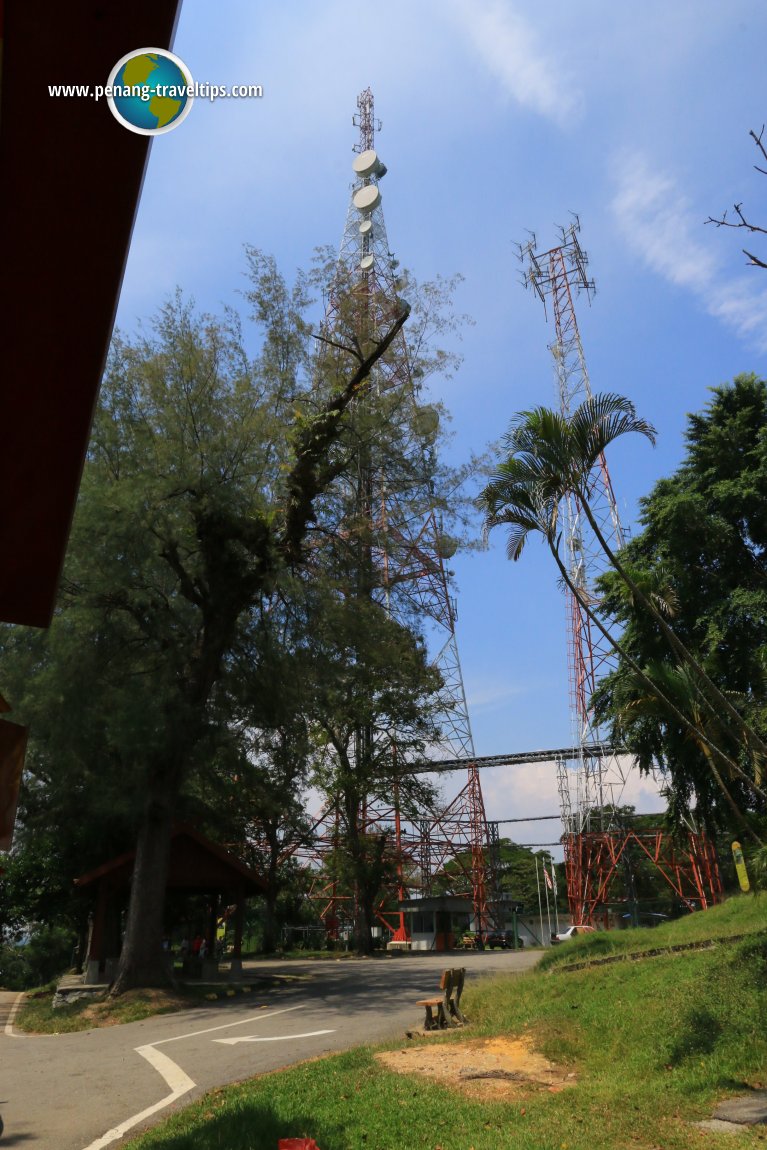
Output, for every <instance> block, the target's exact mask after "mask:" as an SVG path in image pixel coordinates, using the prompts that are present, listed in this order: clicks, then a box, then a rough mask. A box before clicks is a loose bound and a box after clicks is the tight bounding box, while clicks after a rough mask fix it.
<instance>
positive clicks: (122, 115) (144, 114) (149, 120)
mask: <svg viewBox="0 0 767 1150" xmlns="http://www.w3.org/2000/svg"><path fill="white" fill-rule="evenodd" d="M193 84H194V81H193V80H192V76H191V73H190V71H189V69H188V68H187V66H186V64H185V63H184V61H183V60H180V59H179V58H178V56H174V55H173V53H172V52H167V51H166V50H165V49H164V48H139V49H138V50H137V51H135V52H129V53H128V55H127V56H123V57H122V59H121V60H118V61H117V63H116V64H115V66H114V68H113V69H112V71H111V72H110V74H109V79H108V81H107V102H108V104H109V107H110V108H111V109H112V114H113V115H114V117H115V119H116V120H118V121H119V123H121V124H122V126H123V127H124V128H127V129H128V130H129V131H130V132H137V133H138V135H140V136H159V135H161V134H162V133H163V132H171V131H172V130H173V129H174V128H177V127H178V125H179V124H180V123H181V121H182V120H183V119H185V118H186V116H188V115H189V112H190V111H191V109H192V104H193V102H194V96H193V95H192V92H191V89H192V87H193Z"/></svg>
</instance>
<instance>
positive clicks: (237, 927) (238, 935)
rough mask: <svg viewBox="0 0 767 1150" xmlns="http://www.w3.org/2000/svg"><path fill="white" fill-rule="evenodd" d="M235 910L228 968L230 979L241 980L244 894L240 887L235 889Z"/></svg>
mask: <svg viewBox="0 0 767 1150" xmlns="http://www.w3.org/2000/svg"><path fill="white" fill-rule="evenodd" d="M236 899H237V902H236V910H235V912H234V947H233V949H232V961H231V964H230V966H229V977H230V978H231V979H235V978H242V935H243V932H244V930H245V892H244V890H243V889H242V887H241V886H238V887H237V895H236Z"/></svg>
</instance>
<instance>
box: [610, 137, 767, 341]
mask: <svg viewBox="0 0 767 1150" xmlns="http://www.w3.org/2000/svg"><path fill="white" fill-rule="evenodd" d="M613 168H614V178H615V183H616V185H617V190H616V192H615V195H614V197H613V200H612V203H611V205H610V207H611V210H612V213H613V216H614V218H615V220H616V222H617V224H618V227H619V228H620V230H621V232H622V233H623V235H624V237H625V239H626V241H627V243H628V245H629V247H630V248H631V249H632V250H633V251H634V252H635V253H636V254H637V255H638V256H640V258H641V259H642V260H643V261H644V263H645V264H646V265H647V266H648V267H649V268H651V269H652V270H653V271H654V272H656V273H657V274H658V275H660V276H662V277H663V279H665V280H668V281H669V283H672V284H675V285H676V286H677V287H681V288H685V289H687V290H688V291H691V292H692V293H693V294H694V295H695V296H697V298H698V299H699V301H700V303H701V304H702V305H703V307H704V308H705V310H706V311H707V312H708V314H709V315H711V316H713V317H714V318H716V319H718V320H720V321H721V322H723V323H724V324H725V325H726V326H727V327H729V328H730V329H732V330H733V331H734V332H735V333H736V335H738V336H740V337H741V338H743V339H746V340H748V341H749V342H751V343H753V344H755V345H756V346H757V347H758V348H759V349H760V350H767V324H766V323H765V319H767V289H764V288H761V287H760V286H759V281H757V280H754V279H746V278H744V277H741V278H738V279H734V278H733V279H728V278H727V277H726V276H725V275H723V274H722V273H721V271H720V268H719V263H718V261H717V260H716V259H715V258H714V256H713V254H712V253H711V251H710V249H709V248H708V247H707V246H706V245H705V243H704V241H703V239H701V238H698V237H699V236H700V235H701V234H702V224H703V221H702V213H700V214H698V213H696V212H695V211H694V210H693V208H692V205H691V203H690V200H689V199H688V197H686V196H685V195H684V193H683V192H682V191H681V189H680V188H679V186H678V184H677V182H676V180H675V179H674V178H673V177H672V176H670V175H668V174H666V173H664V172H661V171H658V170H656V169H654V168H653V167H652V166H651V165H650V163H649V162H648V160H647V158H646V157H645V156H643V155H642V154H641V153H638V152H634V153H630V152H623V153H621V154H620V155H619V156H618V157H617V158H616V159H615V160H614V163H613Z"/></svg>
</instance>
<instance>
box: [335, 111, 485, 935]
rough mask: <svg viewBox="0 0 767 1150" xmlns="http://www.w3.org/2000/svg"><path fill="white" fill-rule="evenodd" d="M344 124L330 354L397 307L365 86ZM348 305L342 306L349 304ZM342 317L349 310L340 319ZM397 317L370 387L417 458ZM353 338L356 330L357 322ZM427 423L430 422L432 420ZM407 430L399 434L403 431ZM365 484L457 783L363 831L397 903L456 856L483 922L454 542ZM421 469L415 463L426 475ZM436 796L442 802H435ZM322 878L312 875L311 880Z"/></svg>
mask: <svg viewBox="0 0 767 1150" xmlns="http://www.w3.org/2000/svg"><path fill="white" fill-rule="evenodd" d="M354 123H355V125H357V126H358V127H359V131H360V135H359V143H358V144H357V145H355V147H354V152H355V158H354V162H353V171H354V177H355V181H354V184H353V186H352V193H351V199H350V205H349V211H348V214H347V220H346V226H345V228H344V234H343V237H342V240H341V245H340V250H339V256H338V261H337V265H336V271H335V276H334V279H333V283H332V284H331V286H330V289H329V292H328V297H327V305H326V314H325V320H324V324H323V334H324V336H325V337H326V341H327V342H326V344H325V347H324V350H323V352H322V355H323V357H324V363H325V365H326V366H327V364H328V359H329V358H331V359H332V357H333V356H334V355H335V354H337V352H336V351H335V350H334V347H333V337H334V335H335V337H336V340H335V342H338V343H340V342H342V340H341V338H340V337H339V334H338V333H339V331H343V333H344V335H345V336H346V337H347V338H348V337H349V334H350V327H349V325H350V323H351V324H358V325H363V326H364V334H367V335H373V336H375V335H376V334H377V333H378V332H379V331H383V330H385V329H386V328H387V327H388V326H390V324H391V319H392V317H393V316H395V315H397V314H398V312H399V303H398V299H397V293H398V287H399V284H398V277H397V270H396V269H397V261H396V260H395V259H394V258H393V256H392V254H391V252H390V250H389V244H388V239H387V234H386V225H385V222H384V217H383V210H382V207H381V193H380V188H379V182H380V181H381V180H382V178H383V176H384V175H385V174H386V168H385V167H384V165H383V164H382V163H381V161H380V159H379V158H378V156H377V154H376V152H375V135H376V131H377V130H379V129H380V127H381V125H380V122H378V121H377V120H376V118H375V115H374V104H373V95H372V92H371V91H370V89H367V90H366V91H364V92H362V93H361V94H360V96H359V97H358V100H357V115H356V116H355V117H354ZM350 304H351V306H350ZM350 317H351V318H350ZM406 332H407V325H405V328H404V329H403V330H402V331H401V332H400V333H399V335H398V337H397V340H396V343H395V344H394V345H393V347H392V349H391V353H390V354H389V355H388V356H387V357H386V360H385V362H380V363H379V364H378V365H377V368H376V373H375V378H374V379H373V380H372V381H371V387H372V388H373V389H374V390H375V392H376V393H377V394H378V395H386V394H387V393H395V392H396V393H397V394H398V395H399V396H400V397H401V402H402V403H403V404H405V405H407V406H408V409H409V410H408V417H407V418H403V420H402V430H401V434H402V435H403V436H405V437H406V439H407V437H408V436H409V437H410V438H409V440H408V441H407V442H405V450H406V452H411V453H412V458H413V459H416V458H417V457H418V453H421V454H423V453H424V452H425V451H427V450H429V449H430V443H431V442H433V439H434V436H435V435H436V431H437V427H438V413H437V412H436V410H435V409H434V408H432V407H430V406H429V405H422V404H420V403H419V393H420V384H419V383H418V382H417V380H415V379H414V378H413V374H412V358H411V353H410V350H409V348H408V343H407V336H406ZM353 334H356V335H359V334H360V333H359V330H358V331H357V332H354V333H353ZM435 421H436V422H435ZM408 429H409V430H408ZM366 466H367V468H368V474H369V480H368V482H367V484H366V486H365V487H364V490H363V496H362V504H363V506H362V511H363V513H364V514H365V515H366V516H367V517H368V518H369V521H370V526H371V538H372V540H373V542H372V545H371V558H372V563H373V565H374V567H375V571H376V580H375V584H376V586H375V590H374V591H373V592H372V593H373V594H374V595H375V596H376V597H377V598H378V599H379V601H380V602H382V603H384V604H385V605H386V607H387V609H388V610H390V612H391V614H392V616H393V617H400V616H401V617H402V619H403V621H404V620H405V618H406V617H407V614H408V613H412V612H415V613H417V615H418V617H419V618H420V620H421V621H422V624H423V626H424V630H425V632H426V638H427V643H428V647H429V651H430V655H431V658H432V662H433V664H434V665H435V666H436V667H437V668H438V669H439V671H440V673H441V676H442V680H443V687H442V691H441V694H440V726H441V729H442V737H441V740H440V743H439V744H438V745H437V746H436V747H434V748H433V753H434V756H435V757H436V758H461V759H463V760H465V761H466V763H467V770H468V778H467V781H466V784H465V786H464V787H463V788H462V790H461V791H460V792H459V794H458V795H456V796H455V798H454V799H452V801H450V802H449V803H448V804H447V805H446V806H443V805H442V804H440V805H439V806H437V807H436V808H435V809H429V810H423V811H421V812H420V817H419V818H418V819H417V820H413V819H407V818H405V816H404V814H403V813H402V811H401V810H400V807H399V802H398V795H397V792H396V789H395V791H394V793H393V794H378V795H376V794H372V795H368V796H367V797H366V799H365V802H364V803H363V804H361V807H360V810H359V811H358V820H359V826H360V828H361V829H363V830H365V831H366V832H368V831H373V830H376V829H381V828H385V829H387V830H389V831H390V833H391V837H392V840H393V844H394V847H393V849H394V853H395V856H396V869H397V876H398V884H397V891H396V895H397V897H398V899H399V901H403V900H404V899H405V898H407V897H408V896H409V895H412V894H418V895H428V894H429V893H430V891H431V883H432V879H433V877H434V876H435V875H437V874H443V875H444V867H445V865H446V863H448V862H452V863H454V864H456V868H455V869H456V871H457V873H458V875H460V880H459V881H460V883H461V884H462V885H463V887H464V890H463V893H465V894H469V893H470V895H471V899H472V903H473V907H474V919H475V927H476V929H478V930H482V929H484V928H485V927H486V926H487V924H488V921H489V920H490V919H491V918H492V917H493V915H492V906H491V900H490V897H489V891H490V890H491V888H492V887H493V885H494V884H493V881H492V879H491V878H490V877H489V867H490V860H491V856H493V841H494V837H493V830H494V826H493V824H490V825H488V823H487V820H486V817H485V809H484V803H483V799H482V791H481V786H480V781H479V771H478V769H477V767H476V765H475V763H474V758H475V752H474V743H473V738H472V734H471V727H470V723H469V715H468V710H467V706H466V696H465V692H464V685H463V676H462V673H461V665H460V659H459V655H458V645H457V641H456V634H455V622H456V608H455V601H454V599H453V597H452V596H451V594H450V582H449V580H450V574H449V572H448V570H447V567H446V562H445V561H446V560H447V559H448V558H449V557H450V555H451V554H452V553H453V551H454V550H455V544H454V542H453V541H452V540H450V539H449V537H448V536H447V535H446V534H445V532H444V530H443V525H442V521H441V516H440V514H439V512H438V511H437V509H436V508H435V506H434V502H433V498H432V495H431V492H430V490H429V489H428V484H427V483H426V482H425V481H424V482H423V487H422V489H421V490H416V489H414V488H413V487H411V488H410V489H409V490H408V492H407V497H406V498H403V497H401V496H400V495H399V494H398V493H397V491H395V490H392V489H391V487H390V486H387V481H386V480H387V477H386V474H385V472H384V471H383V470H382V469H381V468H380V467H378V466H377V461H376V460H375V458H373V459H371V460H369V461H368V463H367V465H366ZM426 473H427V469H424V474H426ZM443 802H444V800H443ZM336 812H337V807H334V806H333V804H331V809H329V810H328V812H327V813H326V816H325V817H324V822H323V823H322V825H320V826H318V829H317V849H318V856H319V857H322V856H323V855H324V856H325V857H326V858H327V856H328V854H329V853H330V852H331V851H332V843H333V841H334V837H335V838H336V840H337V834H336V830H335V828H336V822H335V820H336V818H337V814H336ZM322 882H324V880H320V879H318V886H319V885H321V883H322ZM318 893H319V894H321V896H322V897H323V898H324V899H325V903H324V906H323V918H324V920H325V921H326V923H328V924H330V923H331V922H332V923H333V924H337V923H339V922H340V921H342V920H343V919H345V918H349V917H351V914H352V909H353V903H354V895H353V892H350V891H346V892H341V891H339V889H338V886H337V884H334V883H332V882H330V883H328V882H325V885H324V887H322V889H321V890H320V891H318ZM379 918H380V921H381V922H382V923H383V924H384V925H385V926H386V928H387V929H388V930H389V931H390V932H391V933H392V934H393V937H394V938H395V939H399V940H404V939H406V938H407V928H406V922H405V916H404V914H403V913H402V912H398V913H396V914H395V915H393V916H392V914H391V912H389V913H388V914H387V913H386V912H385V911H384V909H383V902H382V906H381V908H380V909H379Z"/></svg>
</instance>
